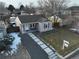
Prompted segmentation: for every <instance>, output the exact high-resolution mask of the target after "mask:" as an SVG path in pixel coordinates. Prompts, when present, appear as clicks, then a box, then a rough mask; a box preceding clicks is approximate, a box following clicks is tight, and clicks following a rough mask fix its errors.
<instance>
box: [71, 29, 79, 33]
mask: <svg viewBox="0 0 79 59" xmlns="http://www.w3.org/2000/svg"><path fill="white" fill-rule="evenodd" d="M70 30H72V31H74V32H78V33H79V29H76V28H70Z"/></svg>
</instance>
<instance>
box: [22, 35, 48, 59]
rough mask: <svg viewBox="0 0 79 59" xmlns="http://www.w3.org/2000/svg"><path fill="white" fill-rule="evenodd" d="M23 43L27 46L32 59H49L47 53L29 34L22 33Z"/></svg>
mask: <svg viewBox="0 0 79 59" xmlns="http://www.w3.org/2000/svg"><path fill="white" fill-rule="evenodd" d="M22 44H23V46H24V47H26V49H27V51H28V52H29V54H30V56H31V59H48V56H47V54H46V53H45V52H44V51H43V50H42V49H41V47H40V46H38V45H37V44H36V42H34V41H33V39H32V38H30V37H29V36H28V35H27V34H23V35H22Z"/></svg>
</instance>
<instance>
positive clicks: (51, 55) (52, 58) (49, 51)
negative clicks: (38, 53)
mask: <svg viewBox="0 0 79 59" xmlns="http://www.w3.org/2000/svg"><path fill="white" fill-rule="evenodd" d="M28 35H29V36H30V37H31V38H32V39H33V40H34V41H35V42H36V43H37V44H38V45H39V46H40V47H41V49H43V50H44V51H45V52H46V54H47V55H48V57H49V59H57V55H56V54H55V52H54V50H52V49H50V48H49V47H48V46H47V45H46V44H44V43H43V42H42V41H41V40H40V39H39V38H37V37H36V36H35V35H34V34H33V33H28Z"/></svg>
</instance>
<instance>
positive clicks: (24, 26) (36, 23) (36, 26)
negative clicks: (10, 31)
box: [10, 15, 53, 33]
mask: <svg viewBox="0 0 79 59" xmlns="http://www.w3.org/2000/svg"><path fill="white" fill-rule="evenodd" d="M10 23H11V24H14V25H13V26H19V28H20V31H21V32H22V33H25V32H26V31H39V32H45V31H49V30H52V29H53V28H52V23H51V22H50V21H48V19H46V18H44V17H42V16H41V15H20V16H17V17H11V18H10Z"/></svg>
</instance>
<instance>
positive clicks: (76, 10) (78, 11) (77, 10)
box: [67, 6, 79, 17]
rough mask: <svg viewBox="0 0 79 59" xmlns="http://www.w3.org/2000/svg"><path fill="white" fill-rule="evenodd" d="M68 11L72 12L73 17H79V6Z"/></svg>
mask: <svg viewBox="0 0 79 59" xmlns="http://www.w3.org/2000/svg"><path fill="white" fill-rule="evenodd" d="M67 10H68V11H69V12H70V14H71V16H76V17H79V6H71V7H69V8H67Z"/></svg>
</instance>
